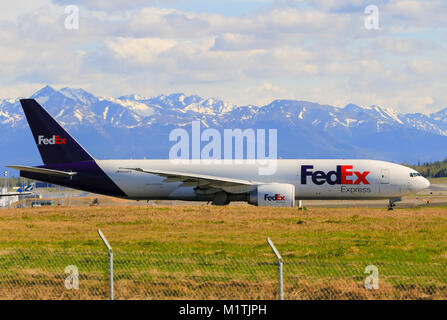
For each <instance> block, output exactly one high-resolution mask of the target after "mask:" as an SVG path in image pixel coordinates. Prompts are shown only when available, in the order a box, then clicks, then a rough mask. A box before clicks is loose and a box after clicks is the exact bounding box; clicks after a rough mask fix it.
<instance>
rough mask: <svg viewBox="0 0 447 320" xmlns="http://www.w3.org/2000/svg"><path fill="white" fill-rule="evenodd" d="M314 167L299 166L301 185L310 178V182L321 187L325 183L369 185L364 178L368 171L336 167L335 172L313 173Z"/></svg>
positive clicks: (350, 167) (349, 167) (351, 167)
mask: <svg viewBox="0 0 447 320" xmlns="http://www.w3.org/2000/svg"><path fill="white" fill-rule="evenodd" d="M313 168H314V166H301V184H307V177H312V182H313V183H314V184H316V185H322V184H325V183H326V182H327V183H328V184H330V185H336V184H361V183H363V184H370V183H369V181H368V180H367V179H366V177H367V176H368V175H369V174H370V171H364V172H359V171H353V166H337V170H336V171H329V172H327V173H326V172H324V171H315V172H313V171H312V169H313Z"/></svg>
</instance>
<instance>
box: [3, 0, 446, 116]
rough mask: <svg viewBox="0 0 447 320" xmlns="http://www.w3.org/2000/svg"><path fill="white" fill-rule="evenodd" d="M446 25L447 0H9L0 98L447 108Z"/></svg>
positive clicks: (406, 109) (420, 109) (410, 109)
mask: <svg viewBox="0 0 447 320" xmlns="http://www.w3.org/2000/svg"><path fill="white" fill-rule="evenodd" d="M72 4H74V5H76V6H78V8H79V28H78V29H71V30H69V29H67V28H66V27H65V24H66V22H67V17H68V16H69V13H65V9H66V6H68V5H72ZM368 5H375V6H377V8H378V9H379V29H378V30H377V29H370V28H369V29H368V28H366V27H365V19H367V18H368V16H369V14H367V13H365V8H366V7H367V6H368ZM70 21H72V20H70V19H69V21H68V22H70ZM369 21H371V20H369ZM446 31H447V1H445V0H431V1H427V0H424V1H423V0H399V1H394V0H389V1H388V0H371V1H360V0H314V1H306V0H238V1H236V0H225V1H222V0H219V1H218V0H164V1H156V0H152V1H150V0H133V1H132V0H129V1H124V0H98V1H93V0H80V1H75V0H53V1H51V0H15V1H2V2H1V4H0V52H1V54H0V66H1V72H0V97H1V98H6V97H18V96H29V95H30V94H32V93H33V92H35V91H36V90H37V89H39V88H41V87H42V86H43V85H46V84H50V85H52V86H54V87H55V88H61V87H64V86H69V87H82V88H84V89H86V90H88V91H90V92H92V93H94V94H96V95H103V96H114V97H116V96H120V95H125V94H130V93H139V94H142V95H147V96H154V95H159V94H168V93H174V92H184V93H187V94H193V93H194V94H199V95H201V96H203V97H217V98H222V99H224V100H227V101H230V102H232V103H235V104H249V103H251V104H259V105H261V104H266V103H268V102H270V101H271V100H273V99H276V98H287V99H300V100H310V101H315V102H320V103H327V104H333V105H345V104H347V103H351V102H352V103H356V104H359V105H374V104H375V105H382V106H387V107H391V108H394V109H396V110H398V111H401V112H423V113H430V112H433V111H437V110H439V109H441V108H443V107H447V81H446V75H447V54H446V46H447V32H446Z"/></svg>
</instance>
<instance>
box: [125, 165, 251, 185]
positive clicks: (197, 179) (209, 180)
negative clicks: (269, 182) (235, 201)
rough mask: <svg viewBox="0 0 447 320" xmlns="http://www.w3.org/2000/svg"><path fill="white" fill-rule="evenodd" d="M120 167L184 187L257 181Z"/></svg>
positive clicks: (248, 183)
mask: <svg viewBox="0 0 447 320" xmlns="http://www.w3.org/2000/svg"><path fill="white" fill-rule="evenodd" d="M121 169H125V170H132V171H137V172H144V173H149V174H154V175H157V176H160V177H164V178H166V179H165V180H163V182H183V185H182V186H185V187H192V186H199V187H207V188H217V189H223V188H227V187H251V186H254V185H256V184H258V183H257V182H255V181H250V180H240V179H233V178H227V177H216V176H209V175H204V174H197V173H185V172H175V171H164V170H152V169H141V168H121Z"/></svg>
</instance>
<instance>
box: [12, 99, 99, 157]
mask: <svg viewBox="0 0 447 320" xmlns="http://www.w3.org/2000/svg"><path fill="white" fill-rule="evenodd" d="M20 103H21V104H22V108H23V111H24V112H25V116H26V119H27V120H28V124H29V126H30V128H31V131H32V133H33V136H34V140H35V141H36V145H37V148H38V149H39V152H40V156H41V157H42V160H43V162H44V164H56V163H71V162H81V161H89V160H93V158H92V157H91V156H90V155H89V154H88V152H87V151H85V150H84V149H83V148H82V147H81V145H80V144H79V143H78V142H77V141H76V140H75V139H73V137H72V136H70V134H69V133H68V132H67V131H65V129H64V128H62V126H61V125H60V124H59V123H58V122H57V121H56V120H55V119H54V118H53V117H52V116H51V115H50V114H49V113H48V112H47V111H46V110H45V109H44V108H42V106H41V105H40V104H39V103H38V102H37V101H36V100H34V99H22V100H20Z"/></svg>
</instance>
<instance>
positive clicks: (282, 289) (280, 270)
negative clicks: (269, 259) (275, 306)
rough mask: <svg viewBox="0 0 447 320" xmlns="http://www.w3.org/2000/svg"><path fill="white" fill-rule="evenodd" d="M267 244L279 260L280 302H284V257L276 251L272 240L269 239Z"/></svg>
mask: <svg viewBox="0 0 447 320" xmlns="http://www.w3.org/2000/svg"><path fill="white" fill-rule="evenodd" d="M267 243H268V244H269V246H270V248H272V251H273V253H274V254H275V255H276V258H277V259H278V296H279V300H284V286H283V263H282V257H281V255H280V254H279V252H278V250H276V247H275V245H274V244H273V242H272V240H270V238H267Z"/></svg>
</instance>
